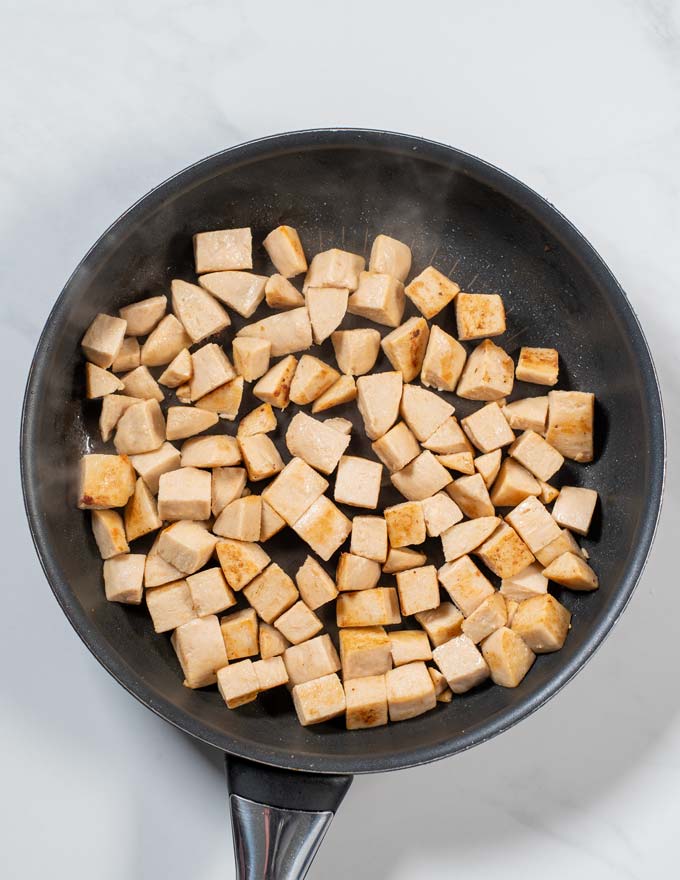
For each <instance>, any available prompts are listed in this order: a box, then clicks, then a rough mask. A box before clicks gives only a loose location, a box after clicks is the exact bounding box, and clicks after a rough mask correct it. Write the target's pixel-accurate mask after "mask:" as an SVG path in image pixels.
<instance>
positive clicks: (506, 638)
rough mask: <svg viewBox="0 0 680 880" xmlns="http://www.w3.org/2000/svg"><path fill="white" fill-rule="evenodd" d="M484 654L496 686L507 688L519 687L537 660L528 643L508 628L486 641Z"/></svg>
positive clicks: (502, 628) (498, 630) (504, 627)
mask: <svg viewBox="0 0 680 880" xmlns="http://www.w3.org/2000/svg"><path fill="white" fill-rule="evenodd" d="M482 654H483V655H484V659H485V660H486V662H487V663H488V665H489V672H490V674H491V679H492V680H493V682H494V684H499V685H500V686H501V687H507V688H514V687H517V685H518V684H519V683H520V682H521V681H522V679H523V678H524V676H525V675H526V674H527V672H528V671H529V670H530V669H531V667H532V665H533V662H534V660H535V659H536V655H535V654H534V652H533V651H532V650H531V648H530V647H529V646H528V645H527V644H526V642H525V641H524V640H523V639H522V638H521V637H520V636H518V635H517V633H516V632H513V631H512V630H511V629H508V628H507V627H506V626H502V627H501V628H500V629H497V630H496V632H494V633H492V634H491V635H490V636H489V637H488V638H487V639H485V640H484V644H483V645H482Z"/></svg>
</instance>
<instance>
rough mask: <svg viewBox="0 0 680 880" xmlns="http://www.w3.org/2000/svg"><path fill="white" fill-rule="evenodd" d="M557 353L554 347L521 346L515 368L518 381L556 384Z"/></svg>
mask: <svg viewBox="0 0 680 880" xmlns="http://www.w3.org/2000/svg"><path fill="white" fill-rule="evenodd" d="M559 369H560V365H559V355H558V354H557V351H556V349H554V348H522V349H521V350H520V353H519V360H518V361H517V367H516V369H515V377H516V378H517V379H519V381H520V382H535V383H536V384H537V385H557V377H558V374H559Z"/></svg>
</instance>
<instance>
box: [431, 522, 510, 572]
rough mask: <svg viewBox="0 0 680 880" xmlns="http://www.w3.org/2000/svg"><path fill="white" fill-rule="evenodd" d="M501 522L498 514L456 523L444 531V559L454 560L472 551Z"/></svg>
mask: <svg viewBox="0 0 680 880" xmlns="http://www.w3.org/2000/svg"><path fill="white" fill-rule="evenodd" d="M499 524H500V519H499V518H498V517H497V516H481V517H479V519H472V520H470V521H469V522H461V523H456V525H455V526H451V528H450V529H447V530H446V531H445V532H442V534H441V539H442V549H443V550H444V559H446V561H447V562H452V561H454V560H456V559H458V558H459V557H461V556H465V554H466V553H471V552H472V551H473V550H475V549H476V548H477V547H479V545H480V544H482V543H483V542H484V541H486V539H487V538H488V537H489V535H491V533H492V532H493V531H494V530H495V529H496V526H498V525H499Z"/></svg>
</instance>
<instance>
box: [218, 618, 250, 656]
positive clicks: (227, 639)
mask: <svg viewBox="0 0 680 880" xmlns="http://www.w3.org/2000/svg"><path fill="white" fill-rule="evenodd" d="M220 629H221V631H222V639H223V642H224V646H225V649H226V651H227V657H228V658H229V660H241V659H242V658H243V657H252V656H253V655H254V654H257V653H258V650H259V640H258V626H257V615H256V613H255V611H254V609H252V608H244V609H243V610H241V611H234V613H233V614H227V616H226V617H223V618H222V619H221V620H220Z"/></svg>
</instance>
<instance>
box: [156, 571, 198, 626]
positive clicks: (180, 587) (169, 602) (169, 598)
mask: <svg viewBox="0 0 680 880" xmlns="http://www.w3.org/2000/svg"><path fill="white" fill-rule="evenodd" d="M146 607H147V608H148V609H149V614H150V615H151V622H152V623H153V628H154V630H155V631H156V632H157V633H162V632H168V631H169V630H171V629H177V627H178V626H182V624H183V623H188V622H189V621H190V620H193V619H194V618H195V617H196V612H195V611H194V606H193V604H192V602H191V593H190V592H189V587H188V585H187V582H186V581H185V580H178V581H173V582H172V583H169V584H165V585H164V586H162V587H154V589H153V590H146Z"/></svg>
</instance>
